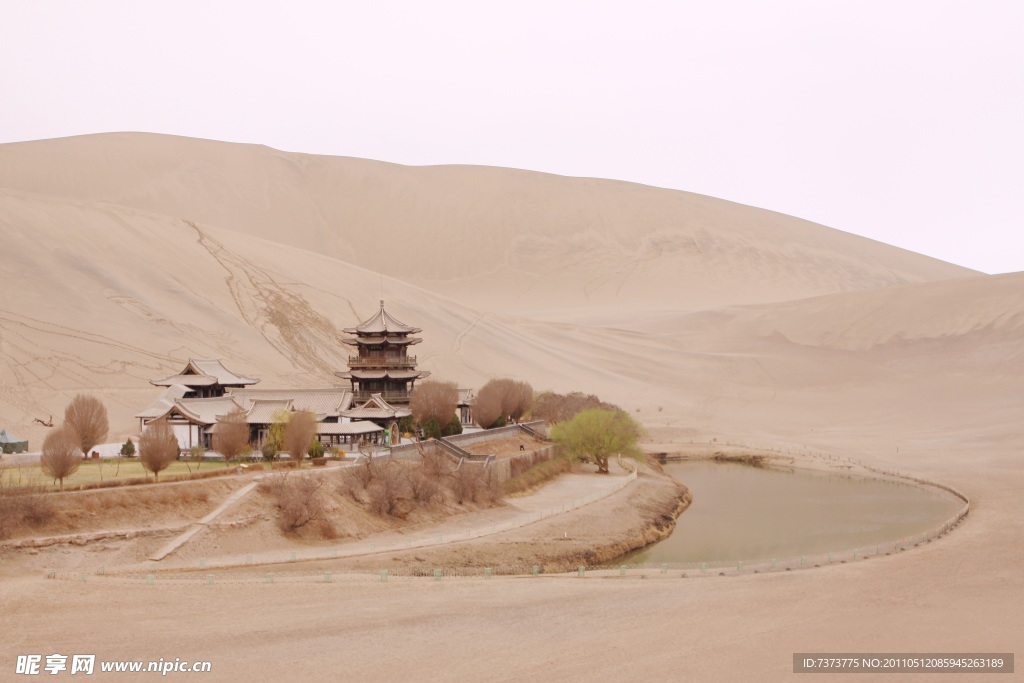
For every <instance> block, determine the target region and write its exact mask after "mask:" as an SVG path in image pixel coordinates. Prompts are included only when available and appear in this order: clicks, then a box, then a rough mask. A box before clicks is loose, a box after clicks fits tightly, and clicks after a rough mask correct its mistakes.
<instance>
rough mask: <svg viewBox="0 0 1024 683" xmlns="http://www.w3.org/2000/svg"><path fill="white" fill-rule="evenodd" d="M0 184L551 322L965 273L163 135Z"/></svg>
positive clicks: (7, 153)
mask: <svg viewBox="0 0 1024 683" xmlns="http://www.w3.org/2000/svg"><path fill="white" fill-rule="evenodd" d="M0 187H8V188H12V189H20V190H24V191H28V192H35V193H41V194H49V195H56V196H61V197H65V198H72V199H77V200H83V201H88V202H106V203H113V204H118V205H122V206H130V207H135V208H140V209H145V210H148V211H153V212H156V213H160V214H166V215H168V216H173V217H180V218H184V219H188V220H193V221H197V222H200V223H203V224H206V225H212V226H217V227H221V228H225V229H228V230H234V231H238V232H242V233H245V234H249V235H254V236H257V237H263V238H266V239H270V240H274V241H287V242H288V243H291V244H294V245H295V246H298V247H300V248H303V249H306V250H309V251H314V252H316V253H321V254H325V255H328V256H333V257H335V258H337V259H339V260H341V261H346V262H349V263H354V264H358V265H361V266H364V267H367V268H369V269H371V270H376V271H380V272H383V273H384V274H386V275H390V276H392V277H395V278H397V279H401V280H403V281H406V282H410V283H413V284H417V285H420V286H424V287H426V288H428V289H430V290H432V291H434V292H437V293H439V294H444V295H447V296H449V297H450V298H453V299H456V300H459V301H462V302H463V303H466V304H468V305H471V306H473V307H474V308H477V309H479V310H483V311H495V310H517V311H523V312H530V313H532V314H534V315H544V316H545V317H547V318H556V319H573V320H588V319H589V317H590V316H591V315H592V314H593V313H594V312H595V311H597V312H600V313H601V314H602V315H607V314H609V313H611V312H621V311H623V310H629V311H636V310H662V309H673V310H701V309H705V308H710V307H717V306H721V305H727V304H746V303H759V302H770V301H781V300H786V299H795V298H802V297H807V296H813V295H817V294H825V293H831V292H842V291H850V290H858V289H867V288H876V287H884V286H889V285H898V284H905V283H914V282H925V281H931V280H937V279H946V278H953V277H962V276H964V275H968V274H970V272H971V271H968V270H966V269H964V268H959V267H956V266H952V265H950V264H947V263H943V262H940V261H936V260H934V259H930V258H926V257H923V256H920V255H918V254H914V253H911V252H907V251H904V250H901V249H896V248H894V247H891V246H888V245H884V244H880V243H878V242H874V241H871V240H867V239H864V238H861V237H857V236H854V235H851V234H848V233H843V232H840V231H837V230H832V229H830V228H826V227H824V226H821V225H817V224H813V223H809V222H807V221H802V220H799V219H796V218H793V217H791V216H785V215H782V214H778V213H774V212H771V211H766V210H764V209H757V208H753V207H749V206H743V205H740V204H735V203H731V202H727V201H723V200H720V199H714V198H711V197H706V196H701V195H696V194H691V193H686V192H679V191H674V190H664V189H659V188H653V187H647V186H642V185H636V184H631V183H625V182H618V181H608V180H599V179H590V178H568V177H562V176H555V175H549V174H544V173H535V172H527V171H518V170H512V169H501V168H488V167H469V166H434V167H408V166H400V165H397V164H386V163H382V162H377V161H368V160H363V159H352V158H344V157H326V156H315V155H306V154H293V153H288V152H281V151H278V150H274V149H270V148H267V147H262V146H255V145H240V144H229V143H222V142H212V141H206V140H197V139H189V138H180V137H173V136H160V135H147V134H127V133H121V134H107V135H91V136H82V137H75V138H65V139H56V140H45V141H38V142H29V143H18V144H7V145H0ZM285 235H286V237H285Z"/></svg>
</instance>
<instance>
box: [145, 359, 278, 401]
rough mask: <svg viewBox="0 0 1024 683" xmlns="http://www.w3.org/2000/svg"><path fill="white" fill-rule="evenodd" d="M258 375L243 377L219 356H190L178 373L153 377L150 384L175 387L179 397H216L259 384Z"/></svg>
mask: <svg viewBox="0 0 1024 683" xmlns="http://www.w3.org/2000/svg"><path fill="white" fill-rule="evenodd" d="M259 381H260V380H259V378H258V377H242V376H241V375H236V374H235V373H233V372H231V371H230V370H228V369H227V368H226V367H224V364H223V363H221V362H220V359H219V358H189V359H188V363H186V364H185V368H184V369H183V370H182V371H181V372H179V373H178V374H176V375H171V376H170V377H164V378H163V379H151V380H149V383H150V384H153V385H155V386H158V387H167V388H169V389H170V388H174V389H175V391H174V393H176V394H180V396H178V398H216V397H218V396H223V395H224V392H225V391H227V390H228V389H241V388H243V387H247V386H249V385H250V384H258V383H259Z"/></svg>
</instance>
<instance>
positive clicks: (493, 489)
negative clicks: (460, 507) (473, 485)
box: [476, 467, 505, 505]
mask: <svg viewBox="0 0 1024 683" xmlns="http://www.w3.org/2000/svg"><path fill="white" fill-rule="evenodd" d="M480 484H481V485H480V490H479V491H478V492H477V498H476V500H477V501H478V502H482V503H491V504H492V505H493V504H494V503H497V502H499V501H500V500H501V499H502V498H504V497H505V486H504V482H503V481H502V478H501V476H500V475H499V474H498V471H497V470H496V469H494V468H493V467H487V468H484V473H483V477H482V478H481V482H480Z"/></svg>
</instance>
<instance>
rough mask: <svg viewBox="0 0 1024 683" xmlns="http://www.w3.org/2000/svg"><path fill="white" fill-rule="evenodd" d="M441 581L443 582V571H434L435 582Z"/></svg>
mask: <svg viewBox="0 0 1024 683" xmlns="http://www.w3.org/2000/svg"><path fill="white" fill-rule="evenodd" d="M440 580H441V570H440V569H435V570H434V581H440Z"/></svg>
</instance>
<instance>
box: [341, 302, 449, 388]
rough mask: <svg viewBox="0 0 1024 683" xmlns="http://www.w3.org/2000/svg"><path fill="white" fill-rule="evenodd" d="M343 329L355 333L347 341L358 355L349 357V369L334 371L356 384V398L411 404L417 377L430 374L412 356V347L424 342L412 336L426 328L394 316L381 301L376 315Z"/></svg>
mask: <svg viewBox="0 0 1024 683" xmlns="http://www.w3.org/2000/svg"><path fill="white" fill-rule="evenodd" d="M343 331H344V332H346V333H347V334H351V335H355V336H354V337H353V338H349V339H346V340H344V342H345V343H346V344H348V345H349V346H354V347H355V348H356V355H354V356H349V358H348V368H349V369H348V372H336V373H334V374H335V375H337V376H338V377H341V378H342V379H347V380H349V381H350V382H351V383H352V393H353V395H354V400H355V401H357V402H362V401H369V400H370V399H379V400H383V401H386V402H387V403H389V404H408V403H409V397H410V395H411V394H412V388H413V385H414V384H415V382H416V380H418V379H422V378H424V377H427V376H428V375H430V373H429V372H422V371H419V370H417V369H416V356H410V355H409V347H410V346H412V345H414V344H419V343H420V342H422V341H423V340H422V339H420V338H419V337H413V336H411V335H414V334H416V333H417V332H422V331H423V330H421V329H420V328H418V327H413V326H411V325H406V324H405V323H403V322H402V321H400V320H398V319H397V318H395V317H394V316H392V315H391V314H390V313H388V312H387V311H386V310H384V301H383V300H381V302H380V310H379V311H377V313H376V314H375V315H374V316H373V317H371V318H369V319H368V320H365V321H363V322H361V323H360V324H358V325H356V326H355V327H347V328H345V329H344V330H343Z"/></svg>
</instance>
